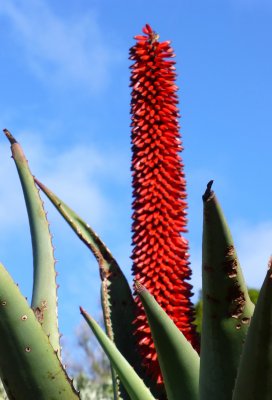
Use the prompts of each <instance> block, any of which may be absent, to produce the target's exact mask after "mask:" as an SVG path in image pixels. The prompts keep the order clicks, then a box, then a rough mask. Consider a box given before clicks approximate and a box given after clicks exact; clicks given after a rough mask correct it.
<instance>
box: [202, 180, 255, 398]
mask: <svg viewBox="0 0 272 400" xmlns="http://www.w3.org/2000/svg"><path fill="white" fill-rule="evenodd" d="M211 184H212V181H211V182H209V184H208V187H207V190H206V192H205V194H204V196H203V202H204V211H203V214H204V216H203V219H204V220H203V245H202V246H203V249H202V250H203V259H202V280H203V320H202V332H201V357H200V359H201V361H200V399H201V400H218V399H220V400H229V399H231V396H232V391H233V387H234V383H235V378H236V375H237V370H238V365H239V360H240V356H241V353H242V348H243V343H244V340H245V337H246V334H247V330H248V327H249V323H250V319H251V317H252V314H253V310H254V305H253V304H252V302H251V301H250V298H249V296H248V292H247V287H246V285H245V282H244V278H243V275H242V271H241V268H240V264H239V261H238V258H237V254H236V251H235V248H234V243H233V240H232V237H231V233H230V231H229V228H228V225H227V222H226V220H225V217H224V215H223V212H222V209H221V207H220V205H219V203H218V200H217V198H216V196H215V194H214V192H213V191H211Z"/></svg>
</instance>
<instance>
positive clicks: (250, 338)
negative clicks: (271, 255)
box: [233, 260, 272, 400]
mask: <svg viewBox="0 0 272 400" xmlns="http://www.w3.org/2000/svg"><path fill="white" fill-rule="evenodd" d="M271 376H272V260H270V262H269V269H268V271H267V275H266V278H265V280H264V283H263V285H262V288H261V291H260V294H259V298H258V301H257V304H256V307H255V311H254V315H253V318H252V321H251V324H250V327H249V329H248V333H247V337H246V341H245V344H244V348H243V352H242V357H241V361H240V364H239V370H238V376H237V380H236V384H235V389H234V394H233V400H255V399H261V400H270V399H272V380H271Z"/></svg>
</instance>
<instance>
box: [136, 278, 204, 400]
mask: <svg viewBox="0 0 272 400" xmlns="http://www.w3.org/2000/svg"><path fill="white" fill-rule="evenodd" d="M135 287H136V290H137V293H138V295H139V297H140V299H141V301H142V303H143V306H144V309H145V312H146V315H147V319H148V323H149V326H150V329H151V333H152V337H153V340H154V343H155V347H156V351H157V354H158V360H159V363H160V368H161V371H162V375H163V381H164V385H165V389H166V393H167V399H168V400H177V399H183V400H197V399H198V392H199V388H198V386H199V355H198V353H197V352H196V351H195V350H194V348H193V347H192V345H191V344H190V343H189V342H188V341H187V339H186V338H185V336H184V335H183V333H182V332H181V331H180V330H179V329H178V327H177V326H176V325H175V324H174V322H173V321H172V319H171V318H170V317H169V316H168V315H167V314H166V312H165V311H164V310H163V309H162V307H161V306H160V305H159V304H158V303H157V302H156V300H155V298H154V297H153V296H152V295H151V294H150V293H149V292H148V290H147V289H146V288H145V287H144V286H143V285H141V284H140V283H139V282H136V284H135Z"/></svg>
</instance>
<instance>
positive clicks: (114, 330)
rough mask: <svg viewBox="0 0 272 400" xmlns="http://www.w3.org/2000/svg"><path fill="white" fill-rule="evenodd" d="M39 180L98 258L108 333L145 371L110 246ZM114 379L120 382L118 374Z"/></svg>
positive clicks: (118, 392)
mask: <svg viewBox="0 0 272 400" xmlns="http://www.w3.org/2000/svg"><path fill="white" fill-rule="evenodd" d="M35 182H36V184H37V185H38V186H39V187H40V189H41V190H42V191H43V192H44V193H45V195H46V196H47V197H48V198H49V200H50V201H51V202H52V203H53V205H54V206H55V207H56V209H57V210H58V211H59V213H60V214H61V215H62V216H63V218H64V219H65V220H66V222H67V223H68V224H69V225H70V226H71V228H72V229H73V230H74V232H75V233H76V235H77V236H78V237H79V238H80V240H82V241H83V243H85V245H86V246H87V247H88V248H89V249H90V250H91V252H92V253H93V255H94V256H95V258H96V259H97V261H98V265H99V270H100V276H101V298H102V300H101V301H102V308H103V313H104V321H105V326H106V332H107V334H108V336H109V337H110V338H111V339H112V340H113V341H114V343H115V344H116V346H117V348H118V349H119V350H120V352H121V353H122V354H123V355H124V357H125V358H126V359H127V360H128V362H129V363H130V364H131V365H133V367H134V368H135V369H136V370H137V372H139V373H142V372H141V367H140V360H139V356H138V355H137V353H136V351H135V347H136V341H135V337H134V336H133V328H132V322H133V320H134V318H135V303H134V299H133V297H132V293H131V289H130V287H129V284H128V282H127V280H126V278H125V275H124V274H123V272H122V270H121V269H120V267H119V265H118V264H117V262H116V260H115V259H114V257H113V256H112V254H111V253H110V251H109V249H108V248H107V247H106V246H105V244H104V243H103V242H102V240H101V239H100V238H99V237H98V235H97V234H96V233H95V232H94V231H93V230H92V229H91V227H90V226H89V225H88V224H86V222H84V221H83V220H82V218H80V217H79V216H78V215H77V214H76V213H75V212H74V211H73V210H72V209H71V208H69V207H68V206H67V205H66V204H65V203H64V202H63V201H62V200H60V199H59V198H58V197H57V196H56V195H55V194H54V193H53V192H52V191H51V190H49V189H48V188H47V187H46V186H45V185H43V184H42V183H41V182H40V181H38V180H37V179H36V178H35ZM114 382H117V384H118V380H116V379H115V377H114ZM115 396H116V398H118V399H119V398H120V399H122V398H126V394H125V393H123V392H122V388H119V387H115Z"/></svg>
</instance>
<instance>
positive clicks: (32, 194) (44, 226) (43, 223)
mask: <svg viewBox="0 0 272 400" xmlns="http://www.w3.org/2000/svg"><path fill="white" fill-rule="evenodd" d="M4 133H5V135H6V136H7V138H8V140H9V141H10V143H11V151H12V157H13V159H14V161H15V164H16V167H17V170H18V174H19V177H20V181H21V185H22V188H23V192H24V198H25V203H26V208H27V213H28V219H29V226H30V232H31V240H32V251H33V266H34V272H33V274H34V279H33V292H32V301H31V307H32V308H33V310H34V312H35V315H36V317H37V319H38V321H39V322H40V323H41V324H42V327H43V330H44V331H45V333H46V334H47V335H48V336H49V340H50V343H51V344H52V346H53V348H54V349H55V350H57V351H58V354H59V355H60V343H59V330H58V317H57V285H56V271H55V259H54V250H53V246H52V241H51V234H50V231H49V225H48V221H47V218H46V214H45V212H44V208H43V203H42V200H41V198H40V195H39V192H38V190H37V187H36V185H35V183H34V179H33V176H32V174H31V171H30V169H29V166H28V162H27V160H26V158H25V155H24V152H23V150H22V148H21V146H20V144H19V143H18V142H17V141H16V139H15V138H14V137H13V136H12V135H11V133H10V132H9V131H8V130H7V129H4Z"/></svg>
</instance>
